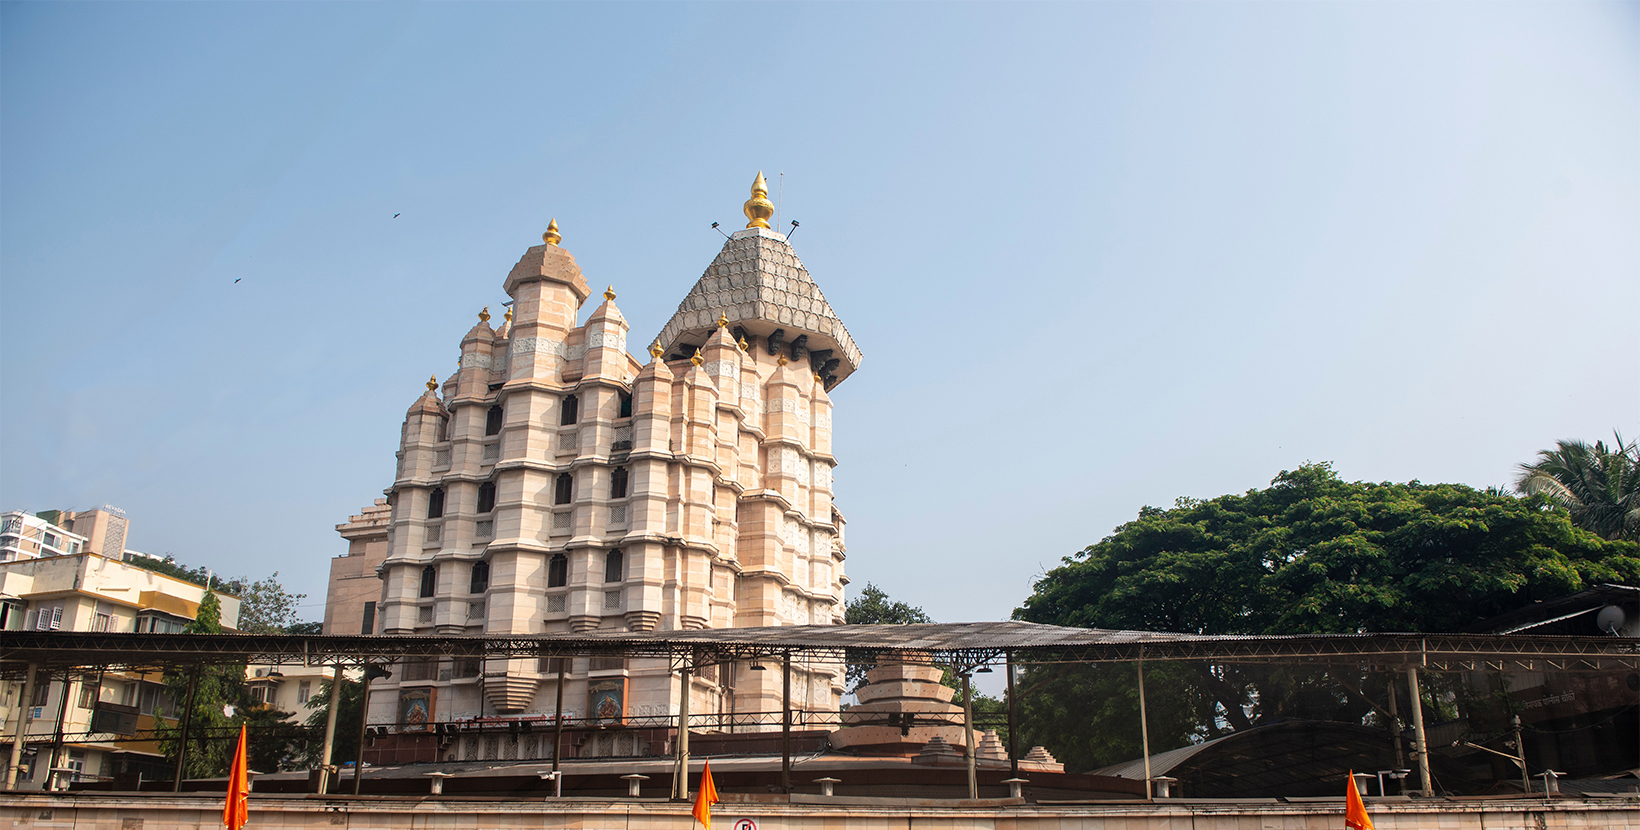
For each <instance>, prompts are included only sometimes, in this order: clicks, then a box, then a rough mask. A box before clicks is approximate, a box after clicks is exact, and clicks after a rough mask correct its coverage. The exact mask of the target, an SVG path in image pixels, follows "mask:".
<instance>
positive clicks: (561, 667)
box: [552, 657, 570, 772]
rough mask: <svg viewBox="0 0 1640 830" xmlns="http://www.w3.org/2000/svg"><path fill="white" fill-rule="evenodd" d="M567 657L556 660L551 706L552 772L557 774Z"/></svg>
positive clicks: (561, 744) (562, 730)
mask: <svg viewBox="0 0 1640 830" xmlns="http://www.w3.org/2000/svg"><path fill="white" fill-rule="evenodd" d="M569 660H570V658H568V657H560V658H558V700H557V703H555V704H553V709H552V711H553V716H552V771H553V772H558V756H560V755H562V754H564V674H565V670H566V668H567V667H568V666H569Z"/></svg>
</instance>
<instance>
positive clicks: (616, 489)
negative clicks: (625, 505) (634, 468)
mask: <svg viewBox="0 0 1640 830" xmlns="http://www.w3.org/2000/svg"><path fill="white" fill-rule="evenodd" d="M609 497H610V498H612V499H624V498H626V468H625V467H616V468H615V469H614V470H612V471H611V472H610V474H609Z"/></svg>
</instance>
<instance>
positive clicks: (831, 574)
mask: <svg viewBox="0 0 1640 830" xmlns="http://www.w3.org/2000/svg"><path fill="white" fill-rule="evenodd" d="M770 208H771V206H770V204H769V202H768V199H767V189H766V186H765V185H764V180H763V177H762V175H761V174H759V176H758V178H757V182H756V183H755V184H754V186H753V195H752V199H751V200H749V201H748V202H747V203H746V205H745V211H746V214H747V217H748V219H749V220H750V221H749V223H748V226H747V228H746V229H745V230H742V231H739V232H737V233H735V234H733V235H732V236H731V237H730V238H729V240H728V241H727V242H726V243H725V244H724V246H723V249H722V251H721V252H720V253H719V254H718V256H717V258H716V259H715V260H714V261H713V262H712V264H711V265H710V266H709V267H708V268H707V269H706V272H705V274H704V275H703V276H701V278H700V279H699V281H697V282H696V283H695V286H694V287H693V289H691V290H690V291H689V293H688V295H687V296H686V297H685V298H684V300H683V302H682V303H681V304H680V305H679V307H678V311H677V313H676V314H675V315H674V316H673V317H672V319H671V320H670V321H669V322H668V323H667V324H666V326H665V327H664V328H663V330H662V331H661V333H660V335H659V336H658V337H657V338H655V339H654V340H652V341H650V345H649V353H648V355H647V356H646V357H647V361H646V362H640V361H639V360H637V359H634V358H633V357H632V356H631V355H630V354H628V352H627V334H628V325H627V322H626V320H625V319H623V318H622V316H621V312H620V310H619V309H617V308H616V306H615V292H614V291H613V290H609V291H605V292H604V293H603V297H602V302H600V303H599V304H598V305H597V307H596V308H595V309H594V310H593V311H592V313H591V315H590V316H588V317H587V318H586V320H585V322H584V323H583V322H578V317H579V310H580V309H581V306H582V305H583V304H584V303H585V302H586V301H587V299H588V298H589V297H590V296H591V295H592V292H591V290H590V289H589V288H588V284H587V281H586V279H585V278H584V277H583V275H582V273H581V269H580V267H579V266H577V265H576V262H575V258H574V257H573V256H571V255H570V253H569V251H567V250H566V249H564V248H563V247H561V246H560V245H559V243H560V241H561V236H560V234H559V231H558V226H557V222H556V221H554V222H553V223H552V224H551V225H550V226H549V228H548V230H547V232H546V234H544V235H543V241H544V244H541V245H537V246H534V247H531V248H530V249H528V250H527V251H525V252H524V255H523V257H522V258H520V259H519V260H518V263H517V264H516V265H514V266H513V268H512V271H511V273H509V274H508V275H507V278H506V280H505V282H504V284H503V290H504V291H505V292H506V293H507V295H508V296H509V297H510V298H511V311H510V312H509V313H508V319H507V320H505V321H504V322H503V323H502V324H501V326H500V327H499V328H496V329H492V328H491V327H490V324H489V319H490V316H489V314H488V313H487V312H486V313H482V314H480V315H479V322H478V324H477V325H475V326H473V327H472V329H471V330H469V331H468V332H467V334H466V335H465V336H464V337H462V339H461V356H460V368H459V369H458V370H457V371H456V372H455V373H454V374H452V375H450V376H449V377H448V378H446V379H445V380H444V381H443V382H442V383H439V382H437V380H436V378H435V379H434V380H433V381H430V382H429V383H428V389H427V392H426V393H425V394H423V395H422V396H421V397H420V398H419V399H418V400H417V401H416V402H415V403H414V404H413V405H412V406H411V407H410V410H409V412H408V413H407V414H406V416H405V421H404V426H403V433H402V439H401V445H400V450H399V453H398V470H397V475H396V476H395V479H394V482H393V486H392V487H390V488H388V490H387V491H386V493H387V504H388V506H389V507H390V509H391V518H390V519H389V520H388V521H387V523H386V538H387V541H386V544H385V545H380V544H377V545H375V546H373V547H370V548H369V550H370V551H378V552H376V553H374V556H380V557H382V558H381V562H380V564H379V565H378V566H377V567H376V572H377V574H378V575H379V576H380V578H381V593H380V598H379V600H378V601H377V603H376V607H375V609H374V610H366V611H365V613H364V619H365V620H366V621H367V622H366V623H365V625H371V624H372V623H371V622H368V621H374V622H375V625H374V630H375V632H376V633H381V634H390V635H391V634H415V635H430V634H440V635H448V634H488V635H528V634H542V633H564V632H576V631H592V630H632V631H649V630H656V629H660V630H666V629H691V628H722V627H737V626H770V625H826V624H833V623H840V622H841V621H842V616H843V604H842V600H843V586H844V585H845V584H846V583H847V580H846V578H845V577H844V575H843V560H844V550H845V548H844V544H843V525H844V522H843V517H842V515H841V514H840V513H839V512H838V511H837V509H836V507H835V506H834V505H833V503H832V497H833V493H832V468H833V467H834V466H835V465H836V460H835V459H834V458H833V456H832V454H831V411H832V403H831V398H830V396H829V395H828V390H830V389H832V388H834V387H835V386H836V385H837V384H838V383H840V382H842V381H843V380H844V379H846V378H847V377H848V376H849V375H850V374H851V373H853V372H854V370H855V369H856V368H858V366H859V364H860V360H861V357H860V352H859V349H858V348H856V346H855V345H854V341H853V339H852V338H851V337H850V336H849V334H848V331H847V330H846V329H845V328H844V327H843V324H842V322H841V321H840V320H838V318H837V315H836V313H835V312H834V311H833V310H832V308H831V306H830V304H829V303H827V301H826V299H825V297H824V296H822V294H821V293H820V289H819V287H818V286H816V285H815V283H814V281H813V280H812V279H811V278H810V277H809V274H808V272H807V271H806V270H805V269H804V267H803V264H802V262H801V261H800V260H799V259H798V258H797V255H796V253H795V252H794V251H793V250H792V247H791V245H790V244H788V242H787V241H786V238H785V237H784V236H782V235H781V234H779V233H776V232H775V231H773V230H771V229H769V227H768V221H767V220H768V217H769V215H770V214H771V212H772V211H771V209H770ZM340 527H341V528H344V529H345V528H347V527H350V525H343V526H340ZM359 551H360V554H361V555H366V548H365V547H364V546H360V547H359ZM379 551H385V553H382V552H379ZM348 558H349V557H343V558H342V559H338V560H337V561H338V562H339V563H340V562H344V561H345V560H346V559H348ZM367 564H369V563H367ZM346 570H347V571H348V572H349V573H356V572H358V571H359V570H360V569H359V568H358V567H357V566H356V565H349V566H348V568H346ZM334 571H336V569H335V568H333V572H334ZM332 581H333V586H332V588H333V592H332V598H333V600H334V599H335V598H336V597H337V596H338V595H337V594H336V592H335V584H334V583H335V582H336V580H335V579H334V578H333V580H332ZM353 590H354V594H353V595H354V596H356V595H357V590H356V584H355V587H354V589H353ZM331 616H336V617H337V618H338V619H343V618H345V619H357V618H358V616H359V615H358V614H357V613H355V612H353V611H347V610H343V611H340V612H339V613H336V614H331V613H327V619H329V618H330V617H331ZM563 668H564V669H565V671H566V681H565V689H564V701H565V704H564V705H565V710H566V713H568V714H571V715H573V716H575V717H577V718H580V717H593V716H595V717H598V718H602V719H604V721H602V722H601V723H603V725H605V727H606V728H605V729H604V730H601V731H600V732H599V733H598V739H597V740H592V741H590V742H589V743H588V744H587V745H586V746H584V747H583V749H582V751H581V752H580V753H579V754H581V755H589V754H591V755H607V754H641V753H643V752H645V751H650V750H652V749H653V747H649V746H645V745H644V744H643V741H644V740H645V739H644V738H643V736H642V735H641V734H639V733H640V731H641V730H639V729H637V728H636V727H638V726H641V725H642V724H643V723H644V718H645V717H647V716H665V715H671V714H675V713H676V708H677V701H678V694H679V692H680V689H679V687H678V684H679V683H680V682H681V681H680V678H679V677H678V675H676V674H673V673H672V672H671V671H670V668H669V667H668V666H667V664H666V662H665V661H663V660H631V661H627V662H626V663H622V662H621V661H618V660H588V659H584V658H581V659H574V660H570V661H569V662H568V664H567V665H565V666H564V667H563ZM558 670H559V666H558V665H557V664H556V661H542V662H541V663H540V664H537V662H536V661H534V660H508V661H501V660H495V661H490V663H489V664H486V665H478V664H477V663H476V662H463V661H444V662H431V661H429V662H425V663H413V664H410V665H405V666H401V667H399V670H397V671H395V674H394V676H393V677H392V678H391V679H389V680H378V681H376V683H374V684H373V686H372V689H373V696H372V707H371V718H370V719H371V722H372V723H377V724H384V725H385V724H393V725H395V726H390V727H388V731H389V732H392V731H393V730H395V729H397V730H399V731H401V732H405V731H408V732H414V731H417V730H426V729H434V731H435V732H436V731H437V730H436V729H435V728H434V727H436V725H437V724H438V723H439V722H445V721H455V722H462V721H467V720H469V719H473V718H496V717H500V718H503V719H506V718H522V719H528V718H531V717H535V716H543V715H550V714H551V713H552V711H553V707H554V700H555V695H556V692H557V691H558V690H557V689H556V684H557V682H558ZM692 683H693V688H692V689H691V706H690V708H691V711H692V712H695V713H703V714H705V715H708V716H709V717H708V718H707V719H706V721H707V723H708V724H710V723H714V722H715V720H714V718H715V716H718V715H722V716H725V721H724V722H727V716H729V715H734V714H740V715H750V714H751V713H757V712H770V711H778V709H779V707H780V673H779V672H778V671H755V670H752V667H751V666H744V665H742V666H723V667H720V668H719V669H718V670H717V671H705V672H702V673H701V674H699V675H696V676H695V677H694V678H693V680H692ZM842 692H843V675H842V666H840V665H812V666H801V667H794V676H793V700H794V703H795V705H796V706H797V707H798V708H801V709H809V710H816V711H823V710H831V711H835V710H836V709H837V706H838V698H839V696H840V695H841V694H842ZM741 720H742V721H747V720H755V718H744V717H743V718H741ZM623 723H624V724H627V725H628V726H632V727H634V728H633V729H632V730H630V732H631V735H630V737H628V738H622V737H621V730H620V729H619V726H620V725H621V724H623ZM651 723H652V724H654V725H659V723H660V721H658V720H657V721H653V722H651ZM428 724H431V726H429V725H428ZM610 726H614V727H616V728H615V729H614V732H613V737H611V732H610V729H609V728H608V727H610ZM695 728H696V729H697V730H699V729H701V728H703V726H702V725H701V724H700V723H697V725H696V727H695ZM704 728H707V729H711V728H715V727H713V726H710V725H708V726H705V727H704ZM747 728H756V727H746V726H740V727H736V729H735V731H744V730H745V729H747ZM600 740H601V741H603V743H602V744H600V743H599V741H600ZM440 746H441V748H440V749H439V750H437V752H438V753H439V754H438V755H437V756H436V757H437V759H438V760H444V759H446V758H447V757H451V756H454V757H456V758H457V760H466V759H467V756H472V757H473V758H474V759H481V758H483V757H484V756H485V755H487V754H488V752H489V750H488V749H487V748H486V746H485V745H483V744H482V742H480V745H478V746H477V748H470V747H466V746H465V745H464V744H461V743H460V742H457V744H450V743H449V742H448V741H445V742H443V743H441V744H440ZM528 746H534V745H533V744H530V745H528ZM587 746H590V747H591V748H590V749H588V748H586V747H587ZM515 752H517V753H519V754H517V755H515V756H513V757H547V756H548V755H550V749H549V748H548V747H546V745H545V744H544V743H542V744H541V745H540V746H539V748H538V749H537V750H536V751H535V752H534V753H533V754H532V753H531V752H530V750H529V749H527V748H526V749H521V750H515ZM418 754H419V753H418ZM405 760H409V758H406V759H405ZM417 760H432V759H431V758H427V759H422V758H419V757H418V758H417Z"/></svg>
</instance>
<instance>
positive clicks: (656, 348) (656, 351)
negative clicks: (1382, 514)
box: [649, 340, 666, 360]
mask: <svg viewBox="0 0 1640 830" xmlns="http://www.w3.org/2000/svg"><path fill="white" fill-rule="evenodd" d="M663 354H666V350H665V349H663V348H661V341H659V340H656V341H655V345H653V346H650V347H649V356H650V357H653V358H655V359H656V360H660V359H661V355H663Z"/></svg>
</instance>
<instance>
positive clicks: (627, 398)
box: [615, 392, 632, 418]
mask: <svg viewBox="0 0 1640 830" xmlns="http://www.w3.org/2000/svg"><path fill="white" fill-rule="evenodd" d="M615 417H617V418H630V417H632V393H631V392H622V393H621V414H619V415H617V416H615Z"/></svg>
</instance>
